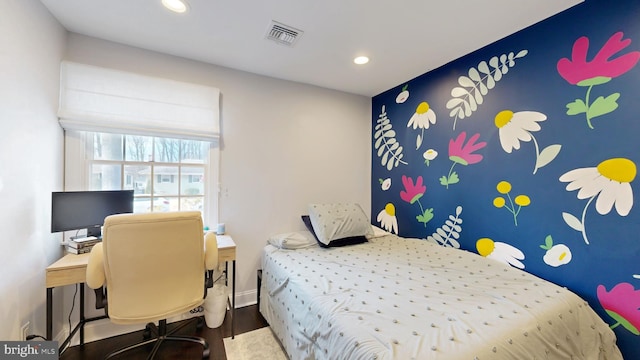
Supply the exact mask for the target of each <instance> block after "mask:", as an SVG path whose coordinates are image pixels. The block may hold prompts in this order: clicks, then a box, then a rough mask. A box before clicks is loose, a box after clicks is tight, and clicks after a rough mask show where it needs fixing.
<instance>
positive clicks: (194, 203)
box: [180, 196, 204, 212]
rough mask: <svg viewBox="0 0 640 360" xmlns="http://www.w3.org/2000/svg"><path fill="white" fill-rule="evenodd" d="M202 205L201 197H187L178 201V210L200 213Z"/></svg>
mask: <svg viewBox="0 0 640 360" xmlns="http://www.w3.org/2000/svg"><path fill="white" fill-rule="evenodd" d="M203 203H204V198H203V197H202V196H195V197H188V198H181V199H180V210H182V211H188V210H197V211H200V212H202V204H203Z"/></svg>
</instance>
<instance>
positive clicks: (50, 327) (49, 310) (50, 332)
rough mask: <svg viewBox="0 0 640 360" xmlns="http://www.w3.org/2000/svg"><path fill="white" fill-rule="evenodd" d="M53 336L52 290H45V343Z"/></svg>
mask: <svg viewBox="0 0 640 360" xmlns="http://www.w3.org/2000/svg"><path fill="white" fill-rule="evenodd" d="M52 336H53V288H50V287H48V288H47V341H51V340H52Z"/></svg>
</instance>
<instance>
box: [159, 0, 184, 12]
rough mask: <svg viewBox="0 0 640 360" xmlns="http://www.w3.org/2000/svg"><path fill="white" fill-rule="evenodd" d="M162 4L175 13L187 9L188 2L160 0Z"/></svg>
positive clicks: (182, 0)
mask: <svg viewBox="0 0 640 360" xmlns="http://www.w3.org/2000/svg"><path fill="white" fill-rule="evenodd" d="M162 5H164V7H166V8H167V9H169V10H171V11H173V12H177V13H183V12H186V11H187V10H189V4H188V3H187V2H186V0H162Z"/></svg>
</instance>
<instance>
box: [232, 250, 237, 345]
mask: <svg viewBox="0 0 640 360" xmlns="http://www.w3.org/2000/svg"><path fill="white" fill-rule="evenodd" d="M235 324H236V261H235V260H233V280H232V281H231V339H233V338H235V336H236V331H235Z"/></svg>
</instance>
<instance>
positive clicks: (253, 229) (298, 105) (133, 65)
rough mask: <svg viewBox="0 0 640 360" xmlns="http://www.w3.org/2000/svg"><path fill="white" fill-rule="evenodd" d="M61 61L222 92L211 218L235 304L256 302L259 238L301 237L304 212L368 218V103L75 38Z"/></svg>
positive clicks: (198, 63) (320, 90)
mask: <svg viewBox="0 0 640 360" xmlns="http://www.w3.org/2000/svg"><path fill="white" fill-rule="evenodd" d="M287 50H288V49H287ZM65 59H66V60H70V61H75V62H80V63H86V64H91V65H97V66H103V67H108V68H115V69H119V70H124V71H130V72H137V73H141V74H145V75H151V76H159V77H166V78H171V79H175V80H180V81H188V82H194V83H200V84H205V85H211V86H215V87H218V88H219V89H220V91H221V94H222V95H221V109H222V111H221V122H222V123H221V129H222V137H223V140H222V144H221V164H220V182H221V194H220V203H219V212H220V221H221V222H224V223H226V228H227V233H228V234H229V235H231V236H232V237H233V239H234V240H235V242H236V244H237V246H238V248H237V257H238V261H237V294H238V304H240V305H242V304H247V303H250V302H251V301H254V302H255V290H256V270H257V269H258V268H259V266H260V265H259V264H260V254H261V249H262V247H263V246H264V244H265V243H266V239H267V236H268V235H270V234H276V233H280V232H287V231H291V230H297V229H304V224H303V223H302V221H301V220H300V215H302V214H306V213H307V211H306V205H307V204H308V203H310V202H337V201H343V202H358V203H360V204H361V205H362V207H363V209H364V210H365V211H366V212H369V208H370V185H369V179H370V177H371V169H370V168H371V166H370V164H371V161H370V157H371V156H370V151H371V150H370V144H371V141H370V139H371V125H370V121H371V120H370V119H371V104H370V99H369V98H366V97H362V96H358V95H352V94H347V93H342V92H338V91H334V90H328V89H323V88H319V87H315V86H309V85H303V84H299V83H294V82H289V81H282V80H277V79H273V78H269V77H264V76H258V75H254V74H249V73H246V72H241V71H236V70H231V69H228V68H224V67H219V66H214V65H209V64H204V63H200V62H196V61H190V60H186V59H182V58H178V57H173V56H169V55H163V54H158V53H155V52H150V51H146V50H142V49H138V48H133V47H129V46H124V45H119V44H115V43H112V42H107V41H103V40H99V39H95V38H91V37H86V36H82V35H77V34H70V35H69V40H68V43H67V53H66V54H65ZM265 61H269V60H268V59H265ZM209 225H210V226H211V227H212V228H214V226H215V224H209Z"/></svg>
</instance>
